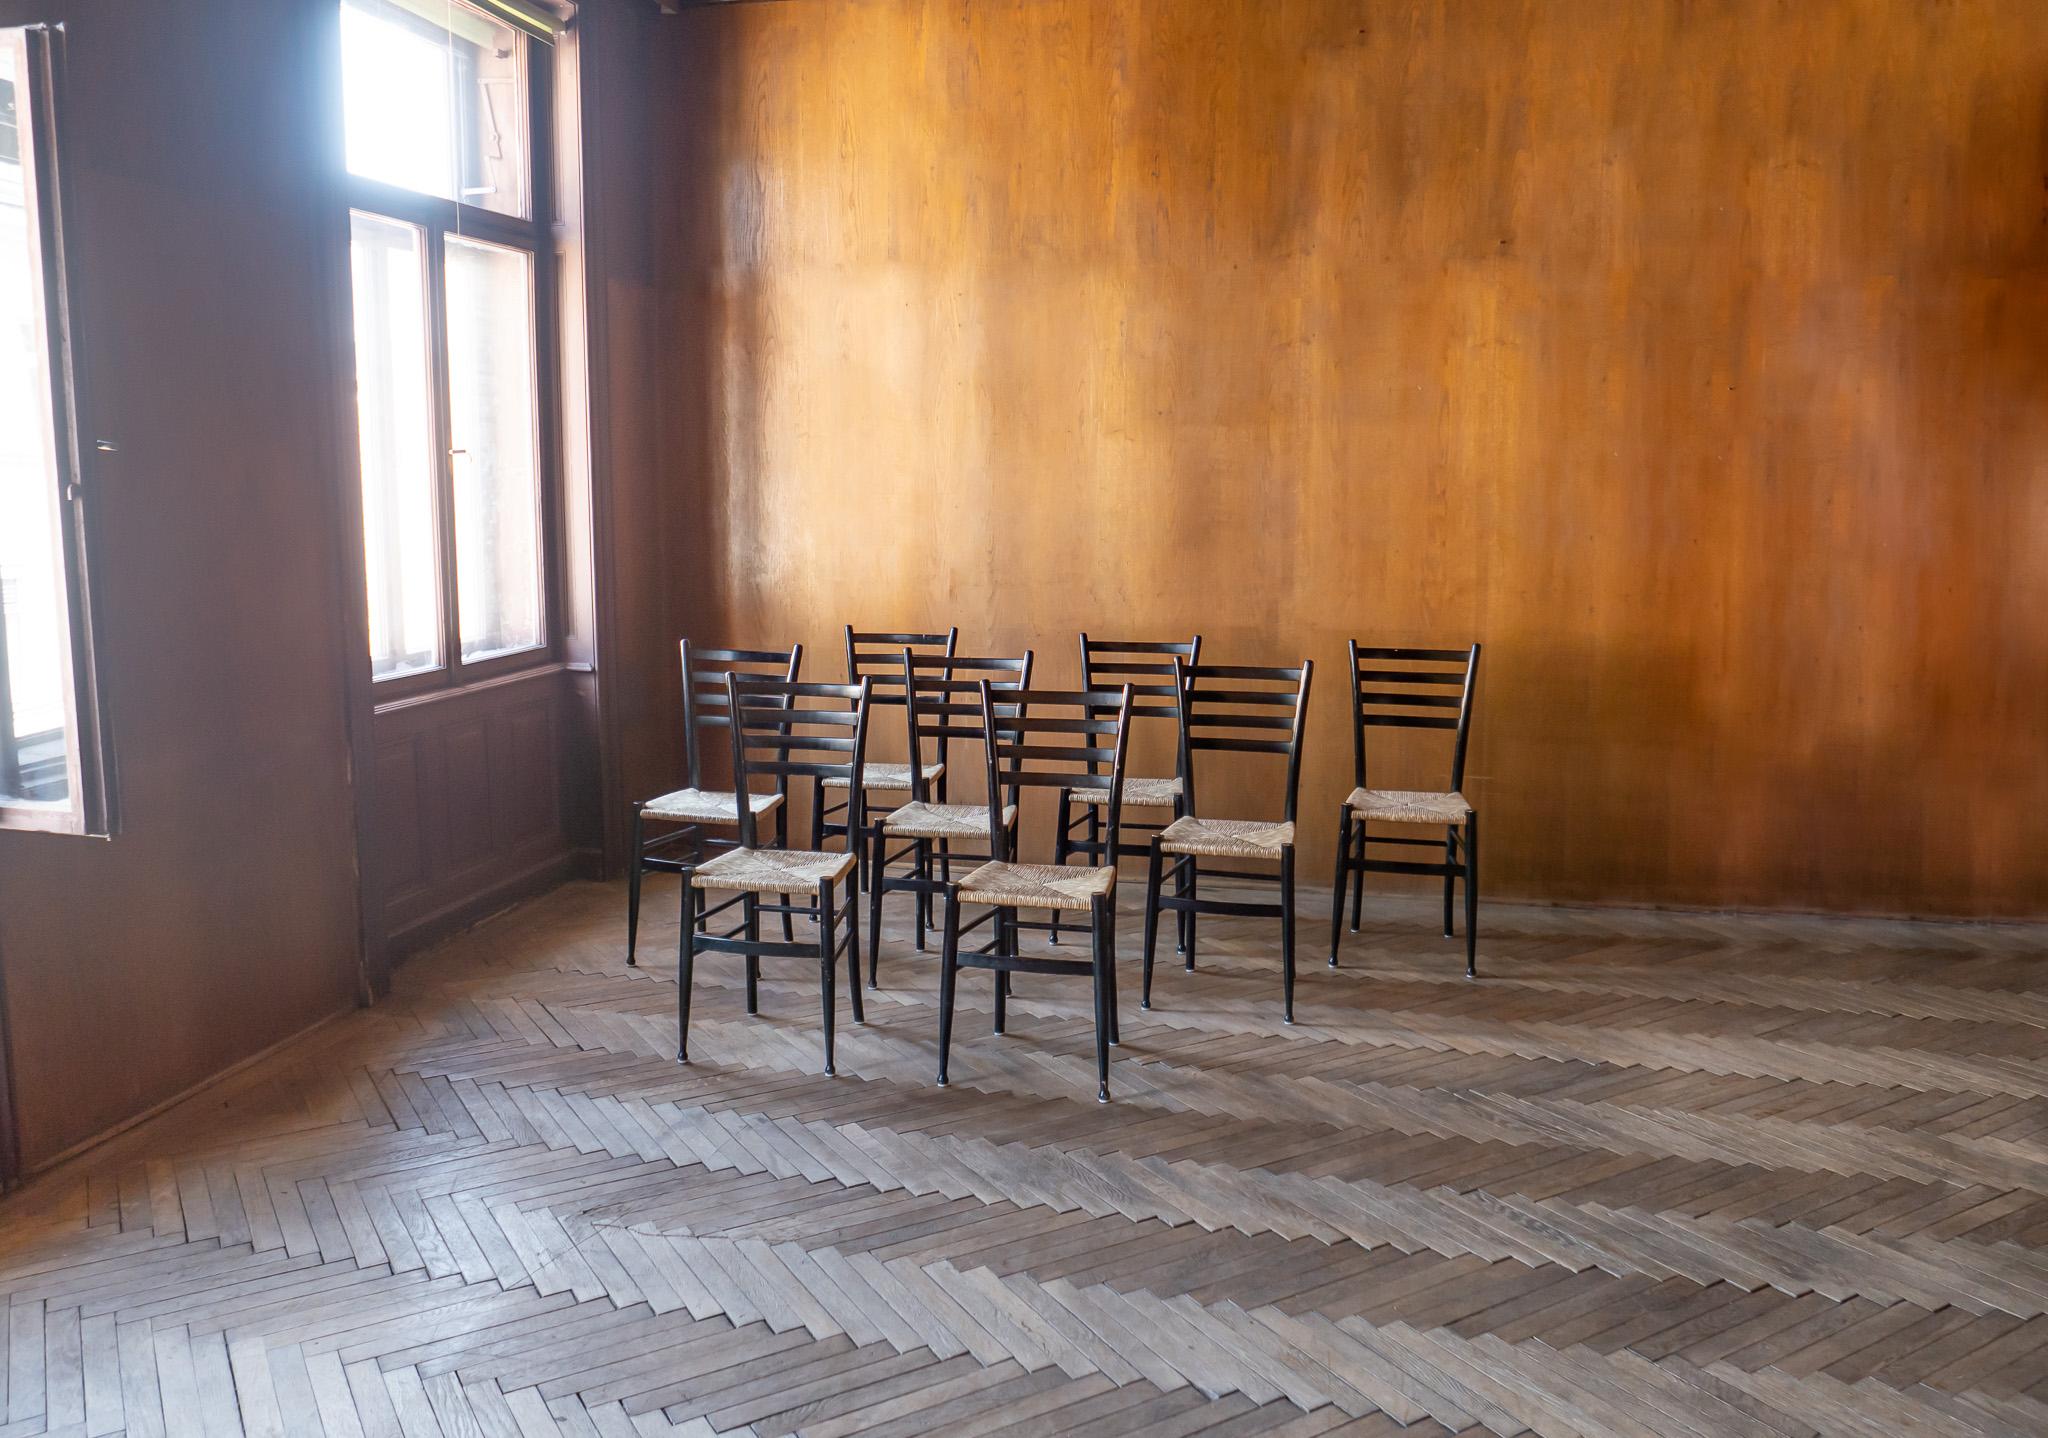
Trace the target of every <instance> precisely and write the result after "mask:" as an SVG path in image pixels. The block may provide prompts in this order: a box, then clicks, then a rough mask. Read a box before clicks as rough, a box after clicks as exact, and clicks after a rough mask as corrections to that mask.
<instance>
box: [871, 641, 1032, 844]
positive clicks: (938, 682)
mask: <svg viewBox="0 0 2048 1438" xmlns="http://www.w3.org/2000/svg"><path fill="white" fill-rule="evenodd" d="M1031 659H1032V655H1031V651H1030V650H1029V649H1027V650H1025V651H1024V652H1023V653H1022V654H1021V655H1018V656H1016V657H1014V658H990V657H988V656H985V655H960V654H918V653H916V652H915V651H913V650H912V649H910V648H909V647H907V646H906V647H905V648H904V650H903V672H904V673H905V674H906V675H908V676H909V680H910V682H909V683H908V684H907V685H906V686H905V689H904V699H905V701H906V702H905V703H904V706H903V708H904V719H905V723H906V727H907V729H908V736H909V740H910V754H911V756H912V763H911V766H910V797H911V798H912V799H913V800H915V801H916V802H918V803H928V802H930V799H931V794H930V792H929V791H930V788H931V782H930V781H929V780H928V779H926V777H925V756H926V754H927V752H929V753H930V755H931V757H932V758H933V759H935V760H936V761H937V762H938V763H940V764H942V765H948V766H949V768H948V770H947V772H950V764H951V760H952V746H953V741H954V740H956V739H958V740H965V741H969V742H972V743H977V744H982V745H984V746H985V745H986V744H987V743H988V732H987V730H985V729H984V728H983V727H982V713H981V683H982V681H984V680H986V681H987V682H988V685H989V687H990V688H991V689H994V690H995V691H997V693H998V694H1001V693H1005V692H1009V691H1014V690H1020V689H1028V688H1029V687H1030V686H1031ZM996 707H997V709H998V711H1001V710H1002V709H1003V708H1004V706H1003V705H1002V704H1001V703H1000V702H999V703H998V704H997V706H996ZM984 802H986V803H989V804H991V805H992V804H994V803H995V795H994V794H993V793H991V794H990V795H989V796H988V797H987V799H986V800H985V801H984Z"/></svg>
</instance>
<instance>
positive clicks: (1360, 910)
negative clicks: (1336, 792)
mask: <svg viewBox="0 0 2048 1438" xmlns="http://www.w3.org/2000/svg"><path fill="white" fill-rule="evenodd" d="M1351 838H1352V843H1353V845H1354V846H1355V847H1356V848H1357V850H1358V852H1357V854H1356V855H1354V856H1353V858H1354V860H1355V866H1354V867H1353V869H1352V870H1351V932H1352V933H1354V934H1355V933H1357V932H1358V921H1359V918H1360V917H1361V916H1362V915H1363V914H1364V912H1365V820H1363V819H1360V820H1359V821H1358V823H1357V824H1356V825H1354V826H1353V828H1352V831H1351Z"/></svg>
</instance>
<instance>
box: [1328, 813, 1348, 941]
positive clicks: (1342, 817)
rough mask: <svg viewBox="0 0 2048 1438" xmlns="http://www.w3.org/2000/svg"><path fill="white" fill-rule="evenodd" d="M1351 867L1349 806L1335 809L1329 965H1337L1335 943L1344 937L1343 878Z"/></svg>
mask: <svg viewBox="0 0 2048 1438" xmlns="http://www.w3.org/2000/svg"><path fill="white" fill-rule="evenodd" d="M1350 867H1351V806H1350V805H1349V804H1346V805H1344V806H1343V807H1342V808H1340V809H1338V811H1337V882H1336V885H1335V887H1333V888H1332V889H1331V891H1330V967H1331V968H1333V969H1334V968H1336V967H1337V945H1338V944H1340V943H1342V942H1343V939H1344V880H1345V879H1346V878H1348V877H1349V870H1350Z"/></svg>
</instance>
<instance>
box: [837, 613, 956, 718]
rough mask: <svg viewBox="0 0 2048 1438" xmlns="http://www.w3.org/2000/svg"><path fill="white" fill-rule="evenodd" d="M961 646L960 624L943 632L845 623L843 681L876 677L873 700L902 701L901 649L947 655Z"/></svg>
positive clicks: (896, 703)
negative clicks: (911, 631)
mask: <svg viewBox="0 0 2048 1438" xmlns="http://www.w3.org/2000/svg"><path fill="white" fill-rule="evenodd" d="M959 647H960V628H959V626H958V625H955V626H954V627H953V628H951V629H948V630H946V631H945V632H944V633H943V634H889V633H884V632H882V631H880V630H863V629H855V628H854V627H853V626H852V625H851V624H849V625H847V626H846V682H847V683H849V684H858V683H860V681H861V680H863V679H868V678H872V679H873V680H874V681H875V697H874V702H875V703H877V704H888V705H900V704H902V703H903V651H904V650H906V649H908V650H909V651H911V652H912V653H914V654H939V655H950V654H952V653H953V652H954V651H955V650H957V649H958V648H959Z"/></svg>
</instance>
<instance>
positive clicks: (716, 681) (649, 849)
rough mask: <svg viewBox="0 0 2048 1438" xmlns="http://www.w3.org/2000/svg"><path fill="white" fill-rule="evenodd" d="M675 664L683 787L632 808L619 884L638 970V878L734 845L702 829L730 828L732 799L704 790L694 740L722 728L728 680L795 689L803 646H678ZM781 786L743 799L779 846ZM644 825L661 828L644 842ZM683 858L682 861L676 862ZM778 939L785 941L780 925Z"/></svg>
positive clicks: (785, 822) (629, 957) (629, 950)
mask: <svg viewBox="0 0 2048 1438" xmlns="http://www.w3.org/2000/svg"><path fill="white" fill-rule="evenodd" d="M681 649H682V659H683V762H684V769H683V772H684V777H685V779H686V780H687V782H686V783H685V784H684V786H683V787H682V788H680V789H675V790H671V791H670V792H669V793H666V794H662V795H660V796H658V797H656V798H653V799H644V800H642V801H640V802H639V803H636V804H635V805H633V847H632V868H631V870H630V871H629V873H628V874H627V877H626V962H627V963H629V964H633V963H638V962H639V960H638V957H637V951H638V947H639V942H640V876H641V875H642V874H644V873H646V872H647V871H648V870H650V869H653V870H655V871H657V872H661V873H669V874H680V873H682V872H684V871H685V870H687V869H688V868H689V867H690V866H691V865H692V864H693V863H695V862H696V861H698V860H699V859H702V858H703V857H704V856H705V855H706V854H707V853H708V852H710V851H711V850H713V849H719V848H731V847H733V846H734V845H735V844H737V843H738V842H739V840H738V839H736V838H733V839H728V838H725V837H723V836H722V835H714V834H708V833H706V832H705V830H706V829H707V828H723V829H736V828H738V826H739V822H740V815H739V800H738V798H737V797H736V793H735V791H734V790H731V789H707V788H705V787H703V786H704V784H705V783H706V782H707V780H708V777H709V776H708V774H707V771H706V767H705V764H704V755H703V753H702V751H701V750H700V749H699V747H698V738H699V735H700V734H701V733H702V731H704V730H706V729H723V728H725V727H726V723H727V717H726V715H727V711H726V684H725V676H726V675H728V674H754V675H759V676H761V677H764V678H780V679H783V680H785V681H787V682H789V683H794V682H796V678H797V674H798V671H799V670H800V669H801V668H802V667H803V658H804V647H803V645H801V644H792V645H791V646H790V647H789V648H788V650H786V651H785V650H780V649H697V648H693V647H692V646H691V644H690V641H689V640H687V639H685V640H683V641H682V644H681ZM788 800H789V783H788V781H787V780H784V781H782V782H780V783H778V784H777V785H776V786H775V788H774V789H773V790H770V791H767V792H764V793H759V794H749V795H748V796H747V805H748V807H749V809H751V810H752V812H753V814H754V816H755V817H756V818H760V817H761V816H763V815H768V814H772V815H774V817H775V838H774V840H773V842H774V843H775V845H776V846H777V847H780V846H782V845H784V844H786V843H787V842H788V839H789V804H788ZM649 821H652V822H654V823H655V824H658V825H660V826H662V830H663V831H662V832H659V833H657V834H655V835H654V836H653V837H652V838H649V837H648V835H647V825H648V823H649ZM685 855H687V857H684V856H685ZM783 925H784V932H783V937H784V938H787V937H789V929H788V920H787V919H786V918H785V919H784V921H783Z"/></svg>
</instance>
